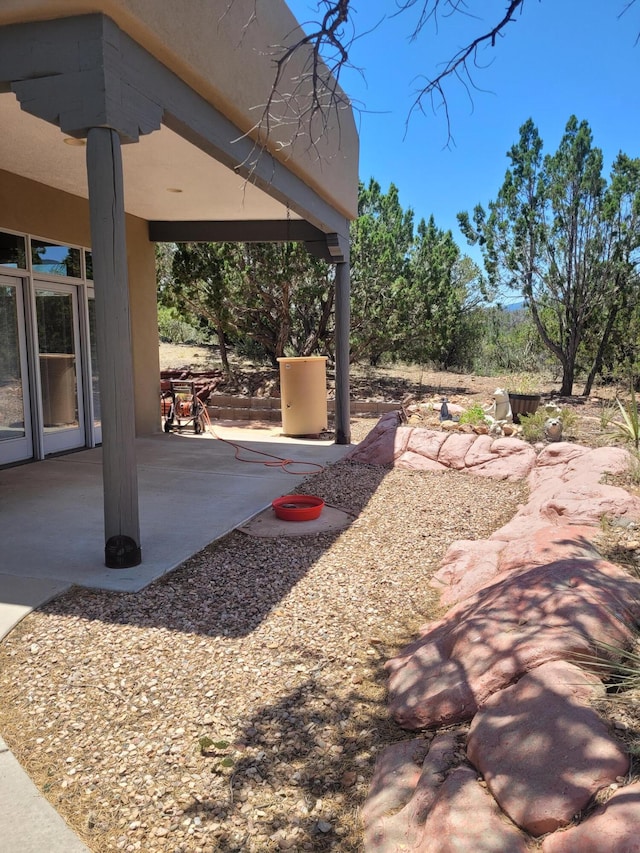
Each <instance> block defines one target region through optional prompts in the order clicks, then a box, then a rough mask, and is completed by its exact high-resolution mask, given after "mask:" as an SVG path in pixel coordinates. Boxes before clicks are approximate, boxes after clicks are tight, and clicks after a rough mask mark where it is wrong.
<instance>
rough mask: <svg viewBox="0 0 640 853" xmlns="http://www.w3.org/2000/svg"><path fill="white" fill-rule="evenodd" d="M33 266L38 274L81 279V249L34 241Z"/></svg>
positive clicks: (32, 250)
mask: <svg viewBox="0 0 640 853" xmlns="http://www.w3.org/2000/svg"><path fill="white" fill-rule="evenodd" d="M31 264H32V266H33V271H34V272H36V273H43V274H45V275H64V276H69V277H71V278H80V249H73V248H71V247H70V246H58V245H57V244H56V243H45V242H44V240H32V241H31Z"/></svg>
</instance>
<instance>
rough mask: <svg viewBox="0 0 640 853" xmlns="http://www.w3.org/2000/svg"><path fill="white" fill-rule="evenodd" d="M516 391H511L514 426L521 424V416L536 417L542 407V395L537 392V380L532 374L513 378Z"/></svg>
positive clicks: (510, 403) (510, 401) (510, 399)
mask: <svg viewBox="0 0 640 853" xmlns="http://www.w3.org/2000/svg"><path fill="white" fill-rule="evenodd" d="M511 384H512V385H513V388H514V390H513V391H509V405H510V406H511V415H512V417H513V422H514V424H519V423H520V415H535V413H536V412H537V411H538V406H539V405H540V399H541V397H540V394H537V393H536V392H535V388H536V379H535V377H534V376H532V375H531V374H530V373H521V374H518V375H516V376H513V377H512V382H511Z"/></svg>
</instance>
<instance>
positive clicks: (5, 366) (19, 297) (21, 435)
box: [0, 275, 33, 465]
mask: <svg viewBox="0 0 640 853" xmlns="http://www.w3.org/2000/svg"><path fill="white" fill-rule="evenodd" d="M22 290H23V282H22V279H20V278H15V277H14V276H6V275H0V465H6V464H8V463H9V462H18V461H19V460H21V459H30V458H31V457H32V456H33V440H32V435H31V414H30V412H31V407H30V404H29V381H28V375H29V374H28V370H27V347H26V341H25V327H26V326H25V315H24V298H23V292H22Z"/></svg>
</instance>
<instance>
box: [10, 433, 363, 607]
mask: <svg viewBox="0 0 640 853" xmlns="http://www.w3.org/2000/svg"><path fill="white" fill-rule="evenodd" d="M216 432H217V433H218V435H220V436H221V437H223V438H225V439H227V440H233V441H236V442H240V443H241V444H242V445H243V446H244V447H246V448H247V450H246V451H242V456H243V458H250V459H254V460H257V461H259V462H265V461H270V462H271V463H272V464H271V465H269V466H265V465H264V464H246V463H245V462H242V461H239V460H238V459H236V458H235V453H236V451H235V448H234V447H232V446H231V445H230V444H228V443H226V442H225V441H220V440H217V439H216V438H214V437H213V436H211V435H208V434H207V435H205V436H193V435H186V434H182V435H180V434H176V433H172V434H170V435H165V434H161V435H157V436H152V437H149V438H140V439H137V441H136V454H137V463H138V484H139V505H140V531H141V534H140V538H141V546H142V564H141V565H140V566H136V567H135V568H132V569H118V570H115V569H107V568H106V567H105V566H104V527H103V496H102V452H101V450H100V448H96V449H94V450H84V451H80V452H78V453H72V454H68V455H65V456H58V457H55V458H50V459H47V460H45V461H43V462H36V463H33V464H28V465H21V466H18V467H14V468H6V469H4V470H2V471H0V509H1V511H0V537H1V541H2V551H1V556H0V603H3V602H4V604H5V605H11V606H13V605H15V606H20V605H21V604H26V605H29V601H28V598H29V595H30V590H31V589H33V590H34V592H35V590H36V588H37V589H38V593H37V596H36V597H38V598H39V600H42V598H43V592H46V591H47V590H49V589H51V593H50V594H51V595H54V594H56V593H57V592H58V591H60V590H62V589H64V588H65V587H66V586H68V585H70V584H78V585H80V586H83V587H90V588H94V589H108V590H115V591H122V592H134V591H137V590H140V589H142V588H143V587H145V586H147V585H148V584H149V583H151V581H153V580H155V579H156V578H158V577H160V576H161V575H164V574H165V573H166V572H169V571H171V570H172V569H174V568H176V567H177V566H178V565H180V563H182V562H183V561H184V560H185V559H187V558H188V557H190V556H191V555H192V554H194V553H196V552H197V551H199V550H200V549H201V548H203V547H204V546H205V545H207V544H209V543H210V542H212V541H213V540H215V539H218V538H220V537H221V536H224V535H225V534H226V533H228V532H230V531H231V530H234V529H235V528H236V527H238V526H239V525H241V524H243V523H245V522H246V521H247V520H248V519H250V518H252V517H253V516H254V515H256V513H258V512H260V511H261V510H263V509H265V508H266V507H268V506H269V505H270V503H271V501H272V499H273V498H275V497H278V496H280V495H282V494H287V493H288V492H289V491H291V489H292V488H294V487H295V486H296V485H298V484H299V483H300V482H302V480H304V479H305V477H306V476H308V474H307V473H295V474H294V473H288V471H291V472H302V471H304V470H306V471H309V470H310V469H311V466H308V465H305V464H302V465H295V466H288V470H284V469H283V468H282V467H281V466H279V465H278V464H277V462H276V460H274V459H268V458H267V457H264V456H258V455H257V454H254V453H251V452H248V451H249V449H251V450H259V451H263V452H265V453H269V454H272V455H275V456H277V457H279V458H283V459H293V460H296V461H300V462H302V463H319V464H320V465H325V464H327V463H331V462H335V461H337V460H338V459H340V458H341V457H342V456H343V455H344V454H345V453H346V452H347V451H348V449H349V447H348V446H338V445H336V444H334V443H333V442H332V441H331V440H322V441H321V440H313V439H312V440H304V439H292V438H286V437H283V436H282V435H280V433H279V430H276V429H271V430H269V429H265V430H256V429H229V428H226V429H225V428H223V427H218V426H216ZM274 462H276V464H275V465H274V464H273V463H274ZM313 470H315V469H313Z"/></svg>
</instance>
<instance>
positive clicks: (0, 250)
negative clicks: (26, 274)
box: [0, 231, 27, 270]
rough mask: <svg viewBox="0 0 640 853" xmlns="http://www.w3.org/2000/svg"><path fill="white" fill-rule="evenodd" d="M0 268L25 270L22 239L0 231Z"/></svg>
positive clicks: (24, 247) (25, 257) (25, 259)
mask: <svg viewBox="0 0 640 853" xmlns="http://www.w3.org/2000/svg"><path fill="white" fill-rule="evenodd" d="M0 266H3V267H11V268H12V269H21V270H25V269H26V268H27V251H26V246H25V239H24V237H19V236H18V235H17V234H9V233H7V232H6V231H0Z"/></svg>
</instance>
